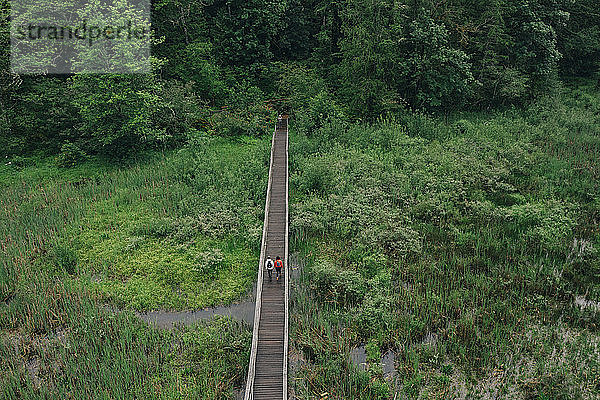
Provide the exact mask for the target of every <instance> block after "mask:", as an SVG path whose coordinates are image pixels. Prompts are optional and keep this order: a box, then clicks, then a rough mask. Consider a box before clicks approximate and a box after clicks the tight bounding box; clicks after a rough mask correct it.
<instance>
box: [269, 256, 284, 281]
mask: <svg viewBox="0 0 600 400" xmlns="http://www.w3.org/2000/svg"><path fill="white" fill-rule="evenodd" d="M273 267H274V268H275V272H276V273H277V281H279V277H280V276H281V269H282V268H283V261H281V258H279V256H277V257H275V263H273V260H271V257H269V256H267V261H265V268H267V272H268V273H269V282H271V280H272V278H273Z"/></svg>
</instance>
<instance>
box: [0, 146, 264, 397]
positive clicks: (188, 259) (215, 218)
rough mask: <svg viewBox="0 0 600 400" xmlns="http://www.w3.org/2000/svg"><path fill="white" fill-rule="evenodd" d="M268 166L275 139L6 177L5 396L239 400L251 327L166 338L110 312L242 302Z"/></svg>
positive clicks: (2, 261) (205, 327) (1, 204)
mask: <svg viewBox="0 0 600 400" xmlns="http://www.w3.org/2000/svg"><path fill="white" fill-rule="evenodd" d="M268 154H269V141H268V140H263V139H254V138H253V139H243V138H240V139H238V140H222V139H208V138H203V139H198V140H197V141H195V142H194V143H191V144H190V145H189V146H187V147H186V148H183V149H181V150H179V151H177V152H170V153H159V154H150V155H148V156H147V157H145V158H144V159H143V160H139V161H138V162H131V163H130V165H126V166H122V167H121V168H114V167H108V166H106V165H104V164H103V163H102V162H100V161H96V160H91V161H88V162H86V163H83V164H79V165H77V166H75V167H73V168H71V169H68V170H65V169H62V168H58V167H56V166H55V164H54V162H53V161H52V160H31V162H29V163H25V164H23V165H22V166H19V167H18V168H15V167H14V166H13V165H4V166H3V167H2V169H1V170H0V173H1V174H0V176H1V177H2V180H1V182H2V183H1V184H2V193H1V194H0V210H1V211H0V244H1V246H2V252H1V255H0V329H1V331H0V332H1V333H0V358H1V360H2V361H1V363H2V366H1V368H0V369H1V370H2V371H3V373H2V375H1V376H0V387H1V388H2V389H1V392H0V397H2V398H47V397H49V396H50V397H57V398H70V397H71V398H186V399H187V398H200V399H220V398H231V397H232V396H233V388H234V387H239V386H241V385H242V384H243V379H244V377H245V368H246V366H247V358H248V349H249V345H250V342H249V340H250V336H249V334H250V331H249V328H248V327H247V326H244V325H241V324H238V323H235V322H233V321H231V320H227V319H217V320H214V321H212V322H207V323H202V324H196V325H193V326H191V327H186V328H181V329H179V330H174V331H172V332H165V331H160V330H156V329H153V328H150V327H148V326H146V325H144V324H143V323H142V322H140V321H139V320H138V319H137V318H136V317H135V316H134V314H133V313H130V312H118V313H115V312H113V311H110V308H108V309H107V308H106V307H104V306H103V304H105V303H109V304H112V305H117V306H120V307H122V308H126V309H136V310H142V309H156V308H171V309H192V308H199V307H205V306H209V305H216V304H228V303H231V302H232V301H235V300H237V299H239V298H241V297H243V296H244V295H245V294H246V293H247V292H248V291H249V290H250V289H251V286H252V278H253V276H254V274H255V272H254V271H255V268H256V263H257V260H258V250H259V249H258V247H259V243H260V231H261V221H262V216H261V214H262V212H263V210H262V207H263V205H264V194H265V190H266V182H267V168H268ZM4 371H6V373H5V372H4Z"/></svg>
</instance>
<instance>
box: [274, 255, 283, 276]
mask: <svg viewBox="0 0 600 400" xmlns="http://www.w3.org/2000/svg"><path fill="white" fill-rule="evenodd" d="M282 268H283V261H281V258H279V256H277V257H275V272H277V280H278V281H279V277H280V276H281V269H282Z"/></svg>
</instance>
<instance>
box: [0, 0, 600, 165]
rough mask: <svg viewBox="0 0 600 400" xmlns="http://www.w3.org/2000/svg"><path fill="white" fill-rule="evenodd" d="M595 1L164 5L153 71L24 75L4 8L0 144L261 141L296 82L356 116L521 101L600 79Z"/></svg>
mask: <svg viewBox="0 0 600 400" xmlns="http://www.w3.org/2000/svg"><path fill="white" fill-rule="evenodd" d="M596 6H597V4H596V3H595V2H594V1H592V0H582V1H570V0H560V1H559V0H552V1H550V0H548V1H546V0H536V1H478V2H462V1H439V2H435V1H339V2H320V1H299V0H290V1H283V2H268V1H250V2H245V1H207V2H202V1H193V0H192V1H187V0H186V1H170V0H161V1H155V2H153V4H152V21H153V24H152V27H153V34H154V37H155V39H156V40H155V41H154V44H153V51H152V55H153V59H154V65H155V68H154V71H153V73H152V74H144V75H133V76H130V75H125V76H123V75H121V76H119V75H85V74H78V75H74V76H16V75H11V74H10V73H9V71H10V68H9V62H10V58H9V49H10V46H9V36H8V28H7V24H8V11H9V7H8V1H7V0H4V4H3V5H2V7H1V9H2V13H3V14H2V20H3V23H4V25H5V29H3V30H2V32H3V33H0V34H1V35H2V36H1V38H0V40H1V41H2V42H3V46H2V49H3V53H2V57H1V58H0V60H1V62H2V76H1V77H0V79H1V86H0V87H1V89H2V92H1V93H0V100H1V102H2V108H1V111H0V112H1V115H0V124H1V125H0V132H1V137H0V144H1V146H0V147H1V148H2V152H3V153H5V155H8V156H12V155H22V154H25V153H30V152H34V151H36V150H43V151H44V152H51V153H58V152H61V154H62V159H64V161H63V162H64V163H68V162H69V161H73V159H76V158H81V157H85V156H86V155H95V154H110V155H117V156H119V157H121V156H123V155H125V154H122V153H129V152H132V151H136V150H138V149H140V148H144V147H157V146H176V145H179V144H182V143H185V141H186V140H188V139H189V137H190V136H193V135H195V134H196V133H198V132H218V134H219V135H230V136H236V135H248V134H250V135H257V134H261V133H264V132H265V129H266V128H265V127H264V118H262V117H263V116H264V117H267V116H269V109H268V108H266V106H265V104H266V103H265V102H264V101H265V100H267V99H272V98H282V97H283V98H286V97H288V94H289V90H290V89H289V81H291V80H293V81H294V83H295V84H296V85H297V84H299V83H300V82H304V85H305V88H304V90H305V92H306V94H307V98H308V97H310V98H314V99H318V98H323V96H327V95H328V94H330V95H331V99H335V101H334V102H333V104H331V103H332V102H331V99H330V100H329V101H326V103H330V104H328V106H329V107H333V108H334V109H336V110H338V111H336V112H343V113H344V114H345V115H347V117H348V118H349V119H351V120H363V121H373V120H375V119H377V118H378V117H379V116H381V115H385V114H386V113H390V112H392V113H398V112H400V113H401V112H407V111H408V110H416V111H426V112H435V113H451V112H455V111H459V110H481V109H489V108H498V107H506V106H509V105H522V104H525V103H527V102H529V101H531V100H532V99H535V98H536V97H538V96H540V95H543V94H547V93H548V92H549V91H551V90H552V89H553V88H556V87H557V85H559V82H560V80H561V77H571V76H585V77H591V78H593V79H596V80H597V79H598V68H599V66H598V63H599V61H598V60H600V28H599V23H598V20H599V17H598V13H597V10H596V8H597V7H596ZM315 79H317V80H322V81H323V82H324V86H322V89H319V90H322V93H321V92H319V93H314V90H315V87H314V85H313V84H312V83H313V82H314V81H315ZM315 101H316V100H315ZM113 102H118V104H119V107H110V106H108V105H109V104H113ZM267 104H268V103H267ZM290 106H291V107H292V110H296V111H297V109H298V107H300V106H301V104H292V105H290ZM222 107H227V108H228V112H227V113H226V114H218V115H214V114H213V113H211V111H214V110H216V109H221V108H222ZM316 111H319V112H322V113H324V114H328V113H329V112H330V111H331V109H330V110H328V109H324V110H316Z"/></svg>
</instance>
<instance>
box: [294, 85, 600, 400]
mask: <svg viewBox="0 0 600 400" xmlns="http://www.w3.org/2000/svg"><path fill="white" fill-rule="evenodd" d="M599 115H600V96H599V94H598V92H597V89H593V88H592V87H590V86H586V85H585V84H584V85H579V86H577V87H567V88H564V89H563V90H562V91H561V92H560V93H559V95H556V96H552V97H549V98H546V99H543V100H541V101H539V102H538V103H536V104H534V105H532V106H531V107H530V108H529V109H525V110H518V109H509V110H505V111H503V112H498V113H496V114H493V115H489V114H487V115H486V114H483V115H478V114H464V115H459V116H454V117H451V118H448V119H446V120H441V119H436V118H435V117H427V116H419V115H415V114H413V115H407V116H401V117H392V116H390V117H387V118H385V119H382V120H380V121H379V122H377V123H375V124H373V125H364V124H350V123H348V122H346V121H343V120H340V121H339V122H335V123H331V124H329V125H326V126H323V127H321V128H320V130H317V131H311V132H308V131H305V130H304V129H303V127H305V126H312V125H311V124H310V123H307V122H298V123H297V124H295V129H294V130H292V131H291V134H292V136H291V138H290V146H291V149H290V155H291V162H290V165H291V167H290V172H291V181H290V185H291V210H290V215H291V222H290V223H291V234H292V241H291V243H292V249H296V250H298V251H300V252H301V253H302V254H304V256H305V257H308V258H309V259H312V262H311V263H309V267H307V268H305V270H304V274H305V275H306V276H305V277H304V278H303V279H304V281H303V282H304V285H305V292H302V291H300V292H298V293H299V295H298V298H297V299H296V300H295V302H294V312H293V319H292V337H293V341H294V342H295V343H296V345H297V346H298V349H299V350H300V351H301V352H302V354H303V356H304V357H305V358H306V359H307V361H308V362H307V363H306V364H305V365H304V366H303V369H302V371H301V373H300V379H299V380H297V381H296V386H297V389H296V391H297V392H298V393H302V394H303V396H304V397H303V398H309V397H310V396H319V395H320V394H321V393H323V392H328V393H329V396H330V398H363V397H361V396H364V398H393V397H394V392H395V391H397V392H400V395H401V396H407V397H408V398H447V397H449V396H458V397H465V396H467V397H468V396H472V397H477V396H483V397H485V396H488V397H489V396H491V397H494V398H497V397H502V398H597V397H598V396H597V394H598V393H599V389H600V387H598V382H597V380H594V378H592V377H591V376H590V375H589V373H588V372H586V371H589V370H595V369H597V359H598V357H597V356H598V350H597V347H595V345H588V346H586V348H587V349H588V350H587V351H588V352H591V353H586V352H583V351H579V349H578V348H577V347H576V346H572V345H571V342H570V341H568V340H567V341H566V342H565V341H564V340H563V339H562V338H561V333H560V332H565V331H568V332H569V335H571V336H575V337H577V338H585V339H578V340H587V341H588V343H597V342H598V328H599V326H598V321H599V317H600V316H599V315H598V314H597V312H595V311H594V310H592V309H589V308H588V309H581V308H580V307H578V306H576V305H575V304H574V299H575V297H576V296H583V295H585V296H587V298H589V299H593V300H596V299H598V298H600V275H599V274H598V272H599V271H600V270H599V268H600V258H599V251H598V249H600V231H599V230H598V223H599V221H600V217H599V216H600V208H598V205H599V203H598V193H600V191H599V190H598V182H599V180H598V178H600V165H599V164H598V154H599V153H598V152H599V151H600V132H599V130H598V127H599V126H600V119H599V117H598V116H599ZM420 118H422V121H420V122H419V119H420ZM292 127H293V128H294V126H293V125H292ZM433 127H435V129H433ZM582 243H583V244H582ZM364 343H369V344H370V346H371V352H374V349H376V348H378V350H379V352H380V355H382V354H385V352H386V351H387V350H388V349H391V350H393V351H395V352H396V363H397V365H396V367H397V368H396V369H397V372H398V374H397V381H396V382H385V381H384V380H383V378H382V377H381V375H380V374H379V371H377V370H372V371H367V374H368V375H370V379H364V380H361V379H362V378H360V377H361V376H362V374H363V373H362V372H360V371H357V370H351V369H348V367H347V364H344V363H343V362H342V360H347V357H348V354H349V349H350V348H351V347H352V346H356V345H360V344H364ZM375 344H376V347H375ZM559 348H561V349H564V350H563V351H564V358H562V359H561V361H560V362H558V361H557V360H554V361H552V359H553V358H552V357H554V355H553V356H552V357H549V356H548V354H554V353H553V350H552V349H555V350H556V351H558V349H559ZM525 349H527V350H525ZM590 354H593V356H594V357H596V359H595V361H594V357H589V355H590ZM553 363H554V364H553ZM525 364H527V365H528V366H529V367H527V368H529V369H527V368H524V369H519V367H518V366H519V365H525ZM556 365H560V367H557V366H556ZM509 366H510V367H509ZM499 371H501V372H499ZM346 375H348V377H345V376H346ZM336 377H337V378H336ZM340 377H343V378H340ZM353 379H354V380H355V382H362V383H361V384H358V385H355V386H352V388H350V387H349V386H348V382H349V381H350V380H353ZM478 393H479V394H478ZM485 393H487V394H485Z"/></svg>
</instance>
